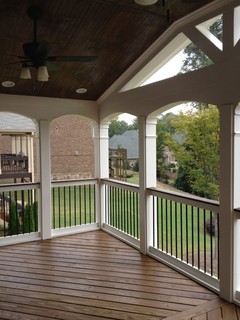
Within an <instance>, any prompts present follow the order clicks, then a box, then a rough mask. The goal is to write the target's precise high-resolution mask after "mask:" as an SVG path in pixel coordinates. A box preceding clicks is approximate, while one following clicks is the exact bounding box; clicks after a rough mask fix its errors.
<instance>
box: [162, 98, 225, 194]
mask: <svg viewBox="0 0 240 320" xmlns="http://www.w3.org/2000/svg"><path fill="white" fill-rule="evenodd" d="M219 143H220V125H219V111H218V108H217V107H216V106H213V105H208V104H203V103H197V102H192V103H188V104H184V105H181V106H178V107H175V108H173V109H170V110H168V111H166V112H164V113H163V114H161V115H160V117H159V118H158V121H157V180H158V184H159V187H161V188H164V189H169V188H171V189H172V190H175V191H180V192H186V193H190V194H192V195H196V196H200V197H203V198H208V199H212V200H218V199H219V161H220V159H219ZM173 188H174V189H173Z"/></svg>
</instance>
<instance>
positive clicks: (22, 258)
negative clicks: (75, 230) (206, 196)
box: [0, 231, 240, 320]
mask: <svg viewBox="0 0 240 320" xmlns="http://www.w3.org/2000/svg"><path fill="white" fill-rule="evenodd" d="M0 270H1V273H0V319H18V320H23V319H24V320H28V319H29V320H30V319H31V320H36V319H38V320H39V319H40V320H50V319H51V320H52V319H66V320H69V319H71V320H74V319H78V320H79V319H83V320H100V319H101V320H104V319H105V320H110V319H115V320H116V319H119V320H120V319H121V320H123V319H125V320H127V319H131V320H146V319H148V320H160V319H168V318H169V319H171V320H177V319H181V320H183V319H185V320H187V319H195V320H196V319H209V320H210V319H211V320H216V319H217V320H222V319H224V320H225V319H231V320H237V319H239V316H240V311H239V308H237V307H236V306H234V305H230V304H227V303H225V302H223V301H222V300H221V299H219V298H218V297H217V295H216V294H214V293H212V292H211V291H209V290H207V289H205V288H203V287H201V286H200V285H198V284H197V283H195V282H194V281H192V280H190V279H188V278H187V277H185V276H183V275H181V274H179V273H177V272H176V271H174V270H171V269H169V268H168V267H166V266H165V265H163V264H161V263H159V262H157V261H155V260H153V259H152V258H150V257H147V256H143V255H141V254H140V253H139V252H138V251H137V250H135V249H133V248H131V247H129V246H128V245H126V244H124V243H123V242H121V241H119V240H117V239H115V238H113V237H111V236H110V235H108V234H107V233H105V232H103V231H95V232H88V233H81V234H77V235H72V236H68V237H60V238H53V239H51V240H45V241H38V242H31V243H26V244H19V245H13V246H7V247H1V248H0ZM206 314H208V316H209V317H208V318H207V317H206V318H204V315H206ZM214 316H215V317H214ZM225 316H226V317H225ZM237 317H238V318H237Z"/></svg>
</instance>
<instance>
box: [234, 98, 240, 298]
mask: <svg viewBox="0 0 240 320" xmlns="http://www.w3.org/2000/svg"><path fill="white" fill-rule="evenodd" d="M234 120H235V121H234V133H235V135H234V209H238V210H239V209H240V196H239V195H240V184H239V181H240V103H239V104H238V106H237V108H236V112H235V117H234ZM239 243H240V212H239V211H238V212H236V213H235V215H234V242H233V246H234V271H233V275H234V278H233V290H234V294H236V293H237V292H238V296H237V297H236V299H237V301H238V302H240V273H239V270H240V255H239Z"/></svg>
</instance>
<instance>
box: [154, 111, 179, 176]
mask: <svg viewBox="0 0 240 320" xmlns="http://www.w3.org/2000/svg"><path fill="white" fill-rule="evenodd" d="M176 117H177V116H176V115H175V114H173V113H167V114H165V115H162V116H161V118H159V119H158V121H157V126H156V135H157V141H156V144H157V150H156V156H157V177H158V178H159V179H161V180H165V179H166V171H167V165H166V163H165V159H164V150H165V147H166V146H167V140H168V139H167V138H168V136H169V134H173V133H174V131H175V128H174V127H173V126H172V124H171V123H172V121H173V120H174V119H176Z"/></svg>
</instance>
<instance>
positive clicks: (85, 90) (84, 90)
mask: <svg viewBox="0 0 240 320" xmlns="http://www.w3.org/2000/svg"><path fill="white" fill-rule="evenodd" d="M76 92H77V93H86V92H87V89H86V88H79V89H77V90H76Z"/></svg>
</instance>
